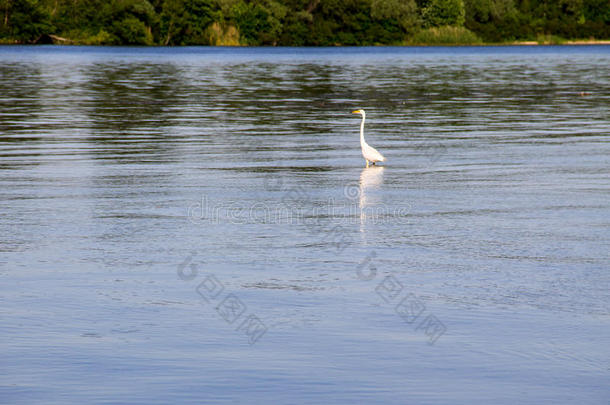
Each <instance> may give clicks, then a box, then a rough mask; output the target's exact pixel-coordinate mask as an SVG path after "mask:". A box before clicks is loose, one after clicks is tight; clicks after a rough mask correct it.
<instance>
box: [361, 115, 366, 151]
mask: <svg viewBox="0 0 610 405" xmlns="http://www.w3.org/2000/svg"><path fill="white" fill-rule="evenodd" d="M365 119H366V116H365V115H364V114H362V122H361V123H360V146H364V145H366V142H365V141H364V120H365Z"/></svg>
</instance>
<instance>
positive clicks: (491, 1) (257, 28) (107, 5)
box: [0, 0, 610, 46]
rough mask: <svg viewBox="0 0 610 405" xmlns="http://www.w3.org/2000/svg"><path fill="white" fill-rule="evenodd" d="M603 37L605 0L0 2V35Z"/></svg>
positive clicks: (108, 40)
mask: <svg viewBox="0 0 610 405" xmlns="http://www.w3.org/2000/svg"><path fill="white" fill-rule="evenodd" d="M541 37H542V38H556V39H557V40H560V39H561V38H567V39H576V38H578V39H587V38H597V39H607V38H610V0H0V43H45V42H55V43H58V42H59V43H68V44H70V43H72V44H91V45H285V46H329V45H330V46H332V45H402V44H410V43H413V44H415V43H424V44H426V43H430V44H434V43H477V42H490V43H501V42H508V41H518V40H539V39H540V38H541Z"/></svg>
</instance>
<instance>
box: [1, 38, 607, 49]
mask: <svg viewBox="0 0 610 405" xmlns="http://www.w3.org/2000/svg"><path fill="white" fill-rule="evenodd" d="M56 39H57V40H56ZM36 45H57V46H101V47H109V46H119V47H134V46H135V47H143V48H165V47H168V48H181V47H192V46H201V47H219V46H220V47H227V48H329V47H331V48H332V47H354V48H357V47H393V46H395V47H420V46H422V47H434V46H444V47H447V46H448V47H451V46H456V47H459V46H561V45H566V46H587V45H610V39H570V40H562V41H510V42H509V41H507V42H473V43H406V44H375V45H341V44H337V45H330V46H327V45H323V46H318V45H305V46H292V45H281V46H273V45H257V46H252V45H183V46H182V45H171V46H167V45H121V44H119V45H92V44H86V43H78V42H77V41H73V40H70V39H67V38H61V37H55V36H53V42H51V43H44V42H37V43H22V42H18V41H15V40H6V39H0V46H36Z"/></svg>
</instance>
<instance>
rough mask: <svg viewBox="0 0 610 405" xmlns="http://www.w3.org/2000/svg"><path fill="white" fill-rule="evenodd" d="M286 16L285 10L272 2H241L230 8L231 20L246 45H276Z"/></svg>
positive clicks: (269, 0)
mask: <svg viewBox="0 0 610 405" xmlns="http://www.w3.org/2000/svg"><path fill="white" fill-rule="evenodd" d="M286 14H287V8H286V7H285V6H284V5H282V4H280V3H278V2H276V1H273V0H267V1H255V2H246V1H243V0H241V1H239V2H237V3H236V4H234V5H233V6H232V7H231V17H232V20H233V21H234V23H235V25H236V26H237V28H238V30H239V34H240V36H241V37H242V38H243V41H244V42H245V43H246V44H248V45H276V44H277V42H278V41H279V40H280V36H281V33H282V25H283V20H284V18H285V17H286Z"/></svg>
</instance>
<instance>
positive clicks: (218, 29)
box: [206, 22, 240, 46]
mask: <svg viewBox="0 0 610 405" xmlns="http://www.w3.org/2000/svg"><path fill="white" fill-rule="evenodd" d="M206 33H207V36H208V42H209V44H210V45H213V46H239V45H240V43H239V31H237V28H235V27H234V26H232V25H224V24H223V25H221V24H219V23H217V22H215V23H213V24H212V25H210V26H209V27H208V28H207V30H206Z"/></svg>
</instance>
